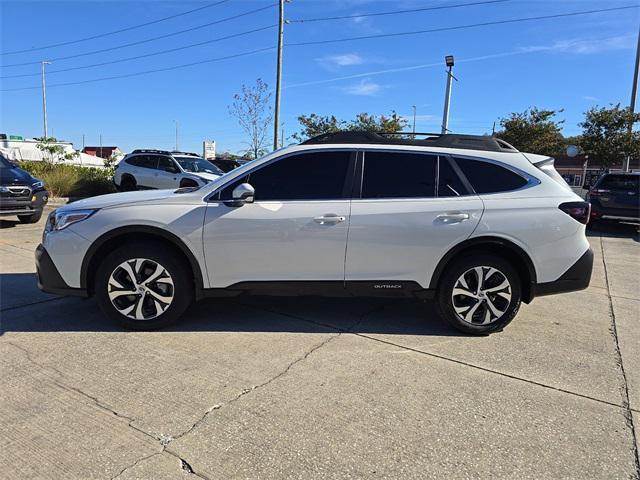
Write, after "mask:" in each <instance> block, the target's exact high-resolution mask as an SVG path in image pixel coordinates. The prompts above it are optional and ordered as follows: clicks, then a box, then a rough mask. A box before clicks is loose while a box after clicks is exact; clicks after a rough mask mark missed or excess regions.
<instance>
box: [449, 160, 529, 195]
mask: <svg viewBox="0 0 640 480" xmlns="http://www.w3.org/2000/svg"><path fill="white" fill-rule="evenodd" d="M456 163H457V164H458V166H459V167H460V169H461V170H462V173H464V175H465V176H466V177H467V180H469V183H471V186H472V187H473V189H474V190H475V191H476V193H497V192H508V191H510V190H516V189H518V188H521V187H524V186H525V185H526V184H527V180H525V179H524V178H522V177H521V176H520V175H518V174H517V173H515V172H512V171H511V170H508V169H507V168H504V167H501V166H500V165H496V164H495V163H490V162H483V161H481V160H468V159H466V158H456Z"/></svg>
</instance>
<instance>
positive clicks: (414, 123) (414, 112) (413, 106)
mask: <svg viewBox="0 0 640 480" xmlns="http://www.w3.org/2000/svg"><path fill="white" fill-rule="evenodd" d="M411 107H412V108H413V133H416V106H415V105H411Z"/></svg>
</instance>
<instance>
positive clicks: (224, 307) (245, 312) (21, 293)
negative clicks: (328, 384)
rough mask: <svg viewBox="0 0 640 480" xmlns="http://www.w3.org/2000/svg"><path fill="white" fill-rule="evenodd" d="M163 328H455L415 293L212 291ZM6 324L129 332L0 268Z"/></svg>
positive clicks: (0, 328)
mask: <svg viewBox="0 0 640 480" xmlns="http://www.w3.org/2000/svg"><path fill="white" fill-rule="evenodd" d="M159 331H160V332H165V333H167V332H258V333H259V332H265V333H267V332H289V333H338V332H353V333H371V334H374V333H379V334H389V335H432V336H460V335H462V334H461V333H459V332H458V331H456V330H454V329H453V328H452V327H450V326H449V325H448V324H446V323H445V322H444V321H443V320H441V319H440V317H439V316H438V314H437V313H436V311H435V309H434V307H433V305H432V304H430V303H425V302H421V301H418V300H412V299H381V298H365V297H358V298H329V297H272V296H269V297H259V296H238V297H232V298H216V299H213V298H209V299H204V300H202V301H200V302H198V303H196V304H194V305H193V306H192V307H191V308H189V310H187V312H186V313H185V314H184V315H183V317H182V318H181V319H180V320H179V321H178V322H177V323H175V324H174V325H171V326H169V327H166V328H163V329H161V330H159ZM5 332H112V333H118V332H121V333H125V332H128V331H127V330H124V329H123V328H121V327H120V326H119V325H118V324H117V323H114V322H113V321H111V320H109V319H108V318H107V317H106V316H105V315H104V314H103V313H102V312H101V311H100V309H99V308H98V305H97V304H96V302H95V301H94V300H92V299H88V300H87V299H81V298H77V297H56V296H52V295H46V294H44V293H42V292H40V291H39V290H38V289H37V286H36V277H35V274H32V273H3V274H0V335H1V334H3V333H5Z"/></svg>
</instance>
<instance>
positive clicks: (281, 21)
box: [273, 0, 285, 150]
mask: <svg viewBox="0 0 640 480" xmlns="http://www.w3.org/2000/svg"><path fill="white" fill-rule="evenodd" d="M284 1H285V0H280V1H279V4H280V16H279V20H278V60H277V62H278V63H277V65H276V105H275V111H274V115H273V149H274V150H277V149H278V143H279V141H278V134H279V133H280V132H279V130H280V84H281V83H282V41H283V39H284Z"/></svg>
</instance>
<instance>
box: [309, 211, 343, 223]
mask: <svg viewBox="0 0 640 480" xmlns="http://www.w3.org/2000/svg"><path fill="white" fill-rule="evenodd" d="M345 220H346V217H339V216H338V215H336V214H335V213H327V214H325V215H322V216H320V217H313V221H314V222H316V223H319V224H320V225H331V224H334V223H340V222H344V221H345Z"/></svg>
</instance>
